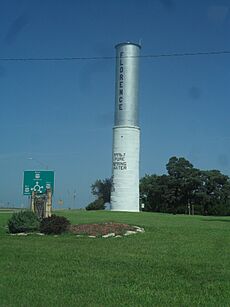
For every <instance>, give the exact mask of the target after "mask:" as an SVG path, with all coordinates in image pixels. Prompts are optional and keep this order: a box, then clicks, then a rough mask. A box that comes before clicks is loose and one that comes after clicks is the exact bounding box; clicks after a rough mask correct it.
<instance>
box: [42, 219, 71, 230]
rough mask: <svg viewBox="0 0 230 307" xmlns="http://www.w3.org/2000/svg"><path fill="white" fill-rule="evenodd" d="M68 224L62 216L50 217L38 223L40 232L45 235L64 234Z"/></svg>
mask: <svg viewBox="0 0 230 307" xmlns="http://www.w3.org/2000/svg"><path fill="white" fill-rule="evenodd" d="M69 225H70V222H69V220H68V219H67V218H65V217H64V216H57V215H52V216H50V217H47V218H44V219H43V220H42V221H41V223H40V231H41V232H42V233H45V234H47V235H48V234H61V233H63V232H65V231H66V230H67V228H68V226H69Z"/></svg>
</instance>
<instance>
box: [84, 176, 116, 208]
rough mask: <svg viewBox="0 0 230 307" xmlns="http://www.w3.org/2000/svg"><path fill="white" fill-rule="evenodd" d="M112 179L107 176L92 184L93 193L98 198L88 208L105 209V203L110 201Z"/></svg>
mask: <svg viewBox="0 0 230 307" xmlns="http://www.w3.org/2000/svg"><path fill="white" fill-rule="evenodd" d="M111 187H112V180H111V179H110V178H106V179H104V180H100V179H97V180H96V181H95V182H94V183H93V184H92V185H91V193H92V194H93V195H94V196H96V197H97V199H96V200H94V201H93V202H91V203H90V204H89V205H88V206H86V210H104V209H105V203H109V202H110V194H111Z"/></svg>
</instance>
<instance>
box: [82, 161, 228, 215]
mask: <svg viewBox="0 0 230 307" xmlns="http://www.w3.org/2000/svg"><path fill="white" fill-rule="evenodd" d="M166 170H167V174H164V175H156V174H152V175H145V176H144V177H143V178H141V179H140V204H142V203H143V204H144V210H145V211H153V212H165V213H174V214H177V213H182V214H184V213H185V214H186V213H189V212H191V208H192V209H193V211H194V213H195V214H201V215H230V178H229V177H228V176H226V175H224V174H222V173H221V172H220V171H219V170H200V169H198V168H195V167H194V166H193V165H192V163H190V162H189V161H188V160H186V159H185V158H183V157H180V158H177V157H171V158H170V159H169V161H168V163H167V164H166ZM91 190H92V193H93V195H95V196H96V197H97V199H96V200H95V201H94V202H92V203H91V204H89V205H88V206H87V207H86V209H88V210H90V209H92V210H95V209H104V208H105V203H107V202H110V192H111V179H105V180H97V181H96V182H95V183H94V184H93V185H92V186H91Z"/></svg>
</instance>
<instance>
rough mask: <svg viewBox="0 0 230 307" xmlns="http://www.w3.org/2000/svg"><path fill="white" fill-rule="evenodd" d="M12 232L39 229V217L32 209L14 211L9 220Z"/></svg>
mask: <svg viewBox="0 0 230 307" xmlns="http://www.w3.org/2000/svg"><path fill="white" fill-rule="evenodd" d="M8 228H9V232H10V233H19V232H31V231H36V230H38V229H39V219H38V217H37V215H36V214H35V213H34V212H32V211H20V212H17V213H14V214H13V215H12V217H11V218H10V219H9V220H8Z"/></svg>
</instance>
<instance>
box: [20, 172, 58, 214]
mask: <svg viewBox="0 0 230 307" xmlns="http://www.w3.org/2000/svg"><path fill="white" fill-rule="evenodd" d="M53 191H54V172H53V171H24V180H23V194H24V195H28V196H29V197H30V198H31V210H32V211H33V212H35V213H36V214H37V216H38V217H39V218H44V217H49V216H51V209H52V194H53ZM31 195H32V196H31Z"/></svg>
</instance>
